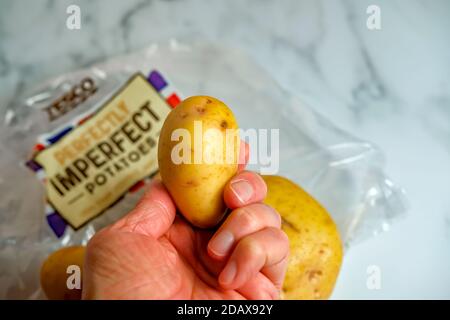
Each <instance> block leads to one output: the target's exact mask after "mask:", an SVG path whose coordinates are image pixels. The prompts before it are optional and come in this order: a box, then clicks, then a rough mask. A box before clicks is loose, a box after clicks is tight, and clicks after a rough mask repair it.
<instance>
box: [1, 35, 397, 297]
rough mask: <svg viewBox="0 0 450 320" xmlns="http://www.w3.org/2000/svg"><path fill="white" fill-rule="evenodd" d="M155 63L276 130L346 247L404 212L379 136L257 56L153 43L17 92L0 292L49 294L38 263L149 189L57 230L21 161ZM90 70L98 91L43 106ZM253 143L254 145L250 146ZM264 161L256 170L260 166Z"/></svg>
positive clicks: (4, 190)
mask: <svg viewBox="0 0 450 320" xmlns="http://www.w3.org/2000/svg"><path fill="white" fill-rule="evenodd" d="M153 69H157V70H160V71H161V72H162V74H164V75H165V76H167V77H168V79H170V85H171V89H170V90H173V87H174V86H175V87H176V88H177V89H178V90H177V92H181V93H183V95H184V97H187V96H190V95H198V94H205V95H211V96H214V97H217V98H219V99H221V100H222V101H224V102H225V103H226V104H227V105H229V106H230V107H231V108H232V109H233V112H234V113H235V116H236V118H237V119H238V122H239V125H240V127H241V128H243V129H247V128H260V129H279V150H280V151H279V173H278V174H280V175H284V176H286V177H288V178H290V179H291V180H293V181H295V182H297V183H298V184H300V185H301V186H302V187H303V188H305V189H306V190H307V191H308V192H309V193H311V194H312V195H313V196H314V197H315V198H316V199H318V200H319V201H320V202H321V203H322V204H323V205H324V206H325V207H326V208H327V210H328V211H329V212H330V214H331V215H332V217H333V219H334V220H335V222H336V223H337V225H338V228H339V230H340V233H341V237H342V239H343V241H344V243H345V246H346V247H348V246H349V245H351V244H352V243H354V242H355V241H360V240H361V239H364V238H365V237H368V236H372V235H374V234H377V233H379V232H381V231H384V230H386V229H387V228H388V227H389V225H390V224H391V222H392V219H393V218H394V217H396V216H398V215H400V214H401V213H403V212H405V205H406V200H405V196H404V192H403V190H402V189H401V188H400V187H398V186H397V185H395V184H394V183H393V182H392V181H390V180H389V179H388V178H387V177H386V175H385V173H384V172H383V168H384V157H383V154H382V153H381V152H380V150H378V149H377V148H376V147H375V146H374V145H372V144H370V143H368V142H365V141H361V140H359V139H357V138H355V137H352V136H351V135H349V134H347V133H346V132H343V131H342V130H339V129H337V128H336V127H335V126H333V124H332V123H330V122H329V121H327V120H326V119H324V118H323V117H321V116H320V115H318V114H317V113H316V112H315V111H314V110H313V109H311V108H309V107H308V106H306V105H304V104H303V103H302V102H301V101H299V100H298V99H297V98H295V97H292V96H289V95H288V94H287V93H286V92H284V91H283V90H282V89H281V88H280V87H279V86H278V85H277V83H275V82H274V80H273V79H272V78H271V77H270V76H269V75H268V74H266V73H265V71H264V70H263V69H262V68H261V67H259V66H258V65H256V64H255V63H254V61H253V60H252V59H251V57H248V56H246V55H244V54H242V53H241V52H239V51H236V50H233V49H229V48H224V47H221V46H218V45H215V44H210V43H200V44H195V45H184V44H180V43H178V42H171V43H168V44H162V45H160V44H154V45H152V46H150V47H148V48H147V49H145V50H143V51H141V52H138V53H135V54H130V55H126V56H122V57H116V58H113V59H110V60H107V61H105V62H103V63H99V64H95V65H93V66H91V67H90V68H88V69H83V70H79V71H76V72H73V73H69V74H65V75H62V76H59V77H57V78H55V79H52V80H50V81H48V82H45V83H43V84H40V85H39V86H37V87H36V88H35V89H34V90H32V91H31V92H28V93H26V94H25V95H24V96H21V97H17V98H16V99H15V101H14V102H13V103H12V104H11V105H10V106H9V107H8V109H7V112H6V113H5V114H4V115H3V119H2V125H1V126H0V148H1V150H2V153H1V157H0V221H1V223H0V298H31V299H35V298H43V294H42V292H41V291H40V286H39V268H40V265H41V263H42V261H43V260H44V259H45V257H46V256H47V255H48V254H49V253H50V252H52V251H54V250H56V249H57V248H59V247H61V246H67V245H70V244H79V243H86V242H87V241H88V240H89V238H90V237H91V236H92V235H93V234H94V233H95V231H96V230H98V229H99V228H101V227H103V226H105V225H107V224H109V223H111V222H112V221H114V220H115V219H117V218H118V217H120V216H122V215H123V214H125V213H126V212H127V211H128V210H129V209H130V208H132V207H133V205H134V204H135V203H136V201H137V199H138V198H139V197H140V196H141V194H142V189H141V190H139V191H138V192H135V193H133V194H127V196H125V197H124V198H123V199H122V200H121V201H119V202H118V203H117V204H116V205H114V206H113V207H111V208H110V209H108V210H107V211H106V212H105V213H104V214H102V215H100V216H99V217H97V218H95V219H94V220H92V221H90V222H89V223H88V224H86V225H85V226H84V227H82V228H80V229H78V230H76V231H75V230H72V229H71V228H70V227H68V228H66V230H65V232H64V233H63V234H62V235H61V236H60V237H59V238H58V237H57V236H55V234H54V232H53V231H52V230H51V228H50V227H49V225H48V223H47V221H46V218H45V217H46V213H45V210H46V208H45V206H46V204H45V192H44V188H43V187H42V184H41V182H40V181H39V180H38V179H37V178H36V177H35V175H34V174H33V172H32V171H31V170H29V168H27V167H26V166H25V165H24V164H25V162H26V161H27V159H28V158H29V157H30V153H31V150H32V149H33V146H34V145H35V144H36V140H37V137H38V136H40V135H42V134H46V133H50V132H54V131H55V130H57V129H58V128H60V127H61V126H62V125H64V124H65V123H67V122H68V121H70V119H73V118H74V117H77V116H80V115H82V114H83V113H86V112H87V111H88V110H90V109H92V108H93V107H95V106H97V105H99V104H101V103H103V102H104V101H105V100H106V99H108V98H109V97H110V96H111V95H113V94H114V92H115V91H116V90H118V88H120V87H121V86H122V85H123V84H124V83H125V82H126V81H127V80H128V79H129V78H130V77H131V75H133V74H134V73H135V72H137V71H140V72H142V73H143V74H144V75H147V74H148V73H149V71H150V70H153ZM86 77H90V78H92V79H94V80H95V83H96V85H97V89H96V92H95V93H94V94H92V96H90V97H89V98H88V99H86V100H85V101H81V102H80V103H79V104H78V106H77V107H76V108H74V109H73V110H70V111H69V112H67V113H66V114H64V115H62V116H61V117H59V118H58V119H56V120H54V121H49V117H48V114H47V113H46V112H43V108H45V107H46V106H48V104H49V102H51V101H53V100H55V99H56V98H58V97H60V96H61V95H64V94H65V93H67V92H68V90H70V89H71V88H73V86H74V85H76V84H79V83H80V81H82V80H83V79H85V78H86ZM251 148H252V147H251ZM260 167H261V164H260V163H259V164H258V163H253V164H250V166H249V169H252V170H258V169H259V168H260Z"/></svg>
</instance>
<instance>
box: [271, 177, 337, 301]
mask: <svg viewBox="0 0 450 320" xmlns="http://www.w3.org/2000/svg"><path fill="white" fill-rule="evenodd" d="M263 179H264V181H265V182H266V184H267V189H268V192H267V197H266V199H265V201H264V202H265V203H266V204H268V205H270V206H272V207H273V208H275V209H276V210H277V211H278V212H279V213H280V215H281V218H282V228H283V231H284V232H286V234H287V235H288V237H289V242H290V256H289V262H288V268H287V272H286V278H285V280H284V283H283V292H282V297H283V299H327V298H328V297H329V296H330V295H331V293H332V291H333V287H334V284H335V282H336V278H337V276H338V273H339V269H340V267H341V262H342V243H341V240H340V237H339V233H338V230H337V228H336V225H335V224H334V222H333V220H332V219H331V217H330V216H329V214H328V213H327V211H326V210H325V209H324V208H323V207H322V206H321V205H320V204H319V203H318V202H317V201H316V200H314V199H313V198H312V197H311V196H310V195H309V194H308V193H306V192H305V191H304V190H303V189H302V188H300V187H299V186H298V185H296V184H295V183H293V182H291V181H289V180H288V179H286V178H283V177H280V176H263Z"/></svg>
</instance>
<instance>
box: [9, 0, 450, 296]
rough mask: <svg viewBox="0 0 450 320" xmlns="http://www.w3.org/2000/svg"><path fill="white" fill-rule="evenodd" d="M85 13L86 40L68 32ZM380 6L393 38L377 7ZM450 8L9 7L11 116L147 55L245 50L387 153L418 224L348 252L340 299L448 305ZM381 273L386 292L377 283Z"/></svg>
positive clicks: (315, 4)
mask: <svg viewBox="0 0 450 320" xmlns="http://www.w3.org/2000/svg"><path fill="white" fill-rule="evenodd" d="M69 4H77V5H79V6H80V8H81V17H82V25H81V29H80V30H75V31H71V30H68V29H67V28H66V26H65V21H66V18H67V15H66V13H65V12H66V8H67V6H68V5H69ZM370 4H376V5H378V6H379V7H380V8H381V18H382V20H381V26H382V28H381V30H377V31H369V30H368V29H367V28H366V19H367V14H366V8H367V6H368V5H370ZM448 30H450V2H448V1H445V0H435V1H419V0H411V1H406V0H405V1H394V0H391V1H387V0H386V1H381V0H374V1H365V0H364V1H356V0H355V1H337V0H330V1H312V0H311V1H305V0H302V1H275V0H262V1H226V2H225V1H197V0H188V1H181V0H180V1H157V0H153V1H110V0H104V1H74V0H73V1H51V0H48V1H42V0H38V1H24V0H21V1H12V0H0V83H1V86H0V102H1V106H0V112H3V110H4V108H5V106H6V105H7V103H8V101H10V99H11V97H13V96H14V95H17V94H19V93H21V92H22V91H23V90H26V89H27V88H29V87H30V86H32V85H33V84H35V82H36V81H40V80H43V79H45V78H47V77H49V76H52V75H57V74H60V73H62V72H65V71H69V70H73V69H75V68H78V67H80V66H83V65H87V64H89V63H92V62H94V61H97V60H100V59H102V58H104V57H105V56H109V55H114V54H117V53H124V52H129V51H133V50H135V49H139V48H142V47H144V46H146V45H148V44H150V43H152V42H153V41H155V40H167V39H168V38H178V39H185V40H186V39H207V40H210V41H220V42H223V43H225V44H227V45H230V46H234V47H238V48H241V49H243V50H245V51H246V52H248V53H249V54H251V55H252V56H253V57H254V59H255V60H256V61H257V62H259V63H260V64H261V65H263V66H264V67H265V68H266V69H267V70H268V71H269V72H270V73H271V74H272V75H273V77H274V78H275V79H277V80H278V81H279V82H280V84H281V85H282V86H284V87H285V88H286V89H287V90H289V91H290V92H292V93H294V94H300V95H302V96H303V97H307V98H308V99H310V101H313V102H314V106H315V107H316V108H317V109H318V110H319V111H320V112H321V113H323V114H325V115H326V116H327V117H328V118H330V119H332V120H333V121H334V122H335V123H336V124H337V125H339V126H340V127H342V128H344V129H346V130H348V131H350V132H351V133H353V134H354V135H356V136H359V137H361V138H363V139H366V140H369V141H372V142H374V143H376V144H377V145H378V146H380V147H381V148H382V149H383V150H384V151H385V153H386V156H387V159H388V165H387V172H388V174H389V175H390V177H391V178H392V179H393V180H394V181H396V182H398V183H399V184H401V185H402V186H404V187H405V189H406V191H407V192H408V196H409V199H410V201H411V210H410V212H409V215H408V216H407V217H405V218H404V219H402V220H399V221H397V222H396V223H395V224H394V225H393V226H392V228H391V230H390V231H389V232H388V233H385V234H382V235H379V236H377V237H375V238H372V239H370V240H367V241H365V242H363V243H361V244H359V245H356V246H354V247H353V248H351V249H350V250H349V251H348V253H347V254H346V257H345V261H344V265H343V269H342V272H341V275H340V278H339V280H338V284H337V287H336V290H335V292H334V295H333V297H334V298H342V299H348V298H357V299H359V298H363V299H364V298H375V299H379V298H387V299H390V298H450V197H449V191H450V41H449V36H448ZM369 265H378V266H379V267H380V269H381V276H382V277H381V289H380V290H369V289H368V288H367V286H366V281H367V273H366V271H367V267H368V266H369Z"/></svg>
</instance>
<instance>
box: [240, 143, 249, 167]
mask: <svg viewBox="0 0 450 320" xmlns="http://www.w3.org/2000/svg"><path fill="white" fill-rule="evenodd" d="M249 156H250V146H249V144H248V143H247V142H245V141H244V140H241V142H240V144H239V162H238V172H240V171H242V170H244V169H245V166H246V165H247V163H248V158H249Z"/></svg>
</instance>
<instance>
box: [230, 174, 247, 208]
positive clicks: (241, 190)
mask: <svg viewBox="0 0 450 320" xmlns="http://www.w3.org/2000/svg"><path fill="white" fill-rule="evenodd" d="M230 188H231V191H233V193H234V195H235V196H236V198H238V199H239V201H240V202H241V203H245V202H246V201H248V200H249V199H250V198H251V196H252V194H253V186H252V185H251V184H250V183H249V182H248V181H247V180H244V179H240V180H234V181H231V183H230Z"/></svg>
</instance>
